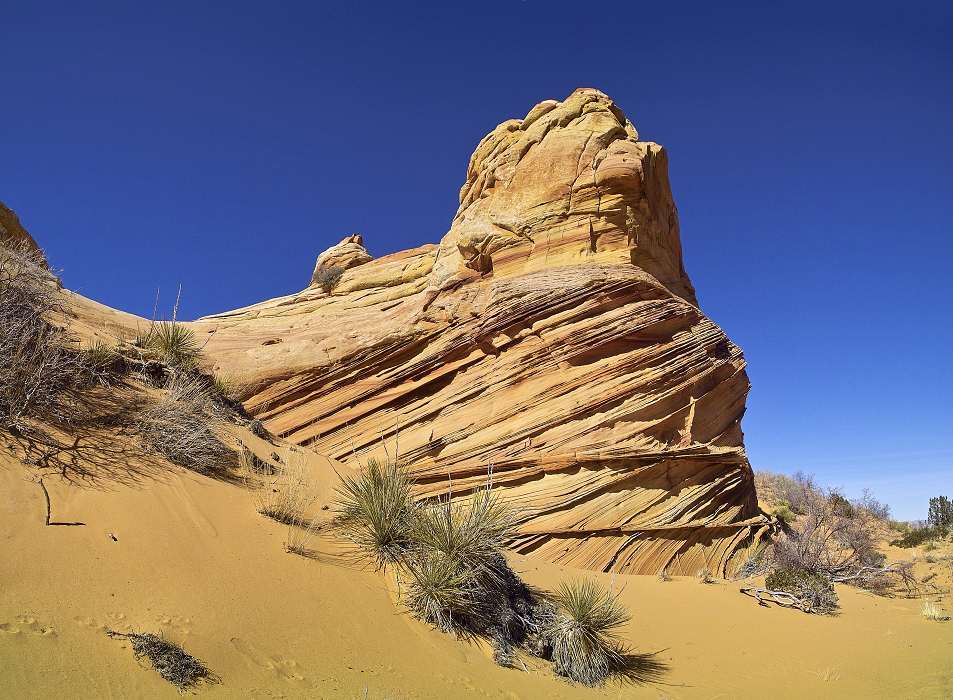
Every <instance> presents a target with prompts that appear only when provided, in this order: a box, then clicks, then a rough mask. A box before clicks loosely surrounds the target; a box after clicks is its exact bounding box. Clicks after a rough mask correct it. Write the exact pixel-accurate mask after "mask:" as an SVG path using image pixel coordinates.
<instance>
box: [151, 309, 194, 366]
mask: <svg viewBox="0 0 953 700" xmlns="http://www.w3.org/2000/svg"><path fill="white" fill-rule="evenodd" d="M134 344H135V345H137V346H138V347H140V348H144V349H146V350H150V351H152V352H154V353H155V354H156V355H158V357H159V359H160V360H161V361H162V362H164V363H166V364H167V365H170V366H172V367H178V368H181V369H192V368H194V367H195V366H196V364H197V363H198V360H199V357H200V356H201V354H202V348H201V347H200V346H199V343H198V340H197V339H196V337H195V332H194V331H193V330H192V329H191V328H186V327H185V326H184V325H182V323H181V322H179V321H176V320H174V319H173V320H171V321H156V322H155V323H153V324H152V325H151V326H150V327H149V330H148V331H147V332H146V333H145V334H140V335H138V336H136V340H135V341H134Z"/></svg>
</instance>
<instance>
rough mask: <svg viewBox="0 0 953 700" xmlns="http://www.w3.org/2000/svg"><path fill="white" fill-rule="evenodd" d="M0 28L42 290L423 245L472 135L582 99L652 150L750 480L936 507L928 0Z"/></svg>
mask: <svg viewBox="0 0 953 700" xmlns="http://www.w3.org/2000/svg"><path fill="white" fill-rule="evenodd" d="M0 10H2V11H0V17H2V39H0V78H2V83H0V91H2V92H0V94H2V96H3V97H2V102H3V108H2V110H0V145H2V157H3V167H2V170H0V200H3V201H4V202H6V203H7V205H8V206H10V207H12V208H14V209H15V210H16V211H17V212H18V213H19V214H20V215H21V218H22V220H23V222H24V224H25V225H26V226H27V227H28V228H29V229H30V230H31V231H32V232H33V233H34V234H35V235H36V237H37V238H38V239H39V241H40V242H41V244H42V245H43V246H44V247H45V248H46V249H47V252H48V254H49V255H50V257H51V259H52V260H53V261H54V263H55V264H56V265H57V266H59V267H61V268H63V271H64V280H65V282H66V284H67V285H68V286H69V287H71V288H73V289H76V290H78V291H80V292H81V293H83V294H85V295H87V296H90V297H92V298H94V299H97V300H100V301H102V302H105V303H107V304H110V305H112V306H117V307H120V308H124V309H127V310H130V311H133V312H136V313H140V314H144V315H149V314H151V310H152V303H153V296H154V293H155V289H156V287H159V288H161V290H162V294H163V300H164V301H165V302H166V303H167V304H169V303H171V301H172V297H173V296H174V291H175V288H176V286H177V284H178V283H180V282H181V283H182V285H183V289H184V299H183V312H184V315H186V316H188V317H195V316H199V315H202V314H206V313H211V312H214V311H220V310H223V309H228V308H234V307H238V306H241V305H244V304H248V303H251V302H254V301H258V300H261V299H265V298H268V297H271V296H275V295H279V294H283V293H287V292H290V291H294V290H297V289H300V288H302V287H303V286H304V285H305V284H306V283H307V281H308V279H309V273H310V271H311V267H312V265H313V263H314V258H315V256H316V255H317V253H318V252H319V251H321V250H322V249H324V248H325V247H327V246H328V245H330V244H332V243H334V242H336V241H337V240H338V239H340V238H341V237H342V236H343V235H345V234H348V233H351V232H354V231H360V232H362V233H364V235H365V239H366V241H367V242H368V244H369V247H370V248H371V251H372V252H373V253H375V254H382V253H386V252H390V251H394V250H398V249H401V248H405V247H408V246H413V245H418V244H421V243H424V242H436V241H437V240H439V239H440V237H441V236H442V235H443V234H444V232H445V231H446V229H447V227H448V223H449V220H450V217H451V215H452V213H453V211H454V209H455V206H456V196H457V191H458V188H459V186H460V184H461V182H462V180H463V177H464V173H465V168H466V164H467V159H468V157H469V155H470V152H471V151H472V149H473V147H474V146H475V144H476V143H477V141H478V140H479V139H480V138H481V137H482V136H483V135H484V134H485V133H486V132H487V131H488V130H490V129H491V128H493V126H495V125H496V124H497V123H498V122H500V121H502V120H503V119H505V118H509V117H519V116H522V115H523V114H525V113H526V111H527V110H528V108H529V107H531V106H532V105H533V104H535V103H536V102H538V101H539V100H542V99H545V98H562V97H565V96H566V95H568V94H569V93H570V92H571V91H572V90H573V89H574V88H576V87H578V86H594V87H598V88H601V89H602V90H604V91H606V92H607V93H609V94H610V95H611V96H612V97H613V98H614V99H615V100H616V101H617V102H618V103H619V104H620V105H621V106H622V108H623V109H624V110H626V112H627V113H628V115H629V116H630V118H631V119H632V120H633V121H634V122H635V123H636V125H637V127H638V129H639V131H640V133H641V134H642V136H643V138H646V139H651V140H654V141H658V142H660V143H662V144H664V145H665V146H666V147H667V148H668V149H669V152H670V156H671V179H672V184H673V188H674V191H675V197H676V200H677V203H678V206H679V211H680V215H681V224H682V237H683V245H684V249H685V259H686V266H687V269H688V272H689V274H690V275H691V277H692V279H693V281H694V283H695V286H696V288H697V290H698V294H699V299H700V301H701V304H702V308H703V309H704V310H705V311H706V312H707V313H708V314H709V315H710V316H712V317H713V318H714V319H715V320H716V321H717V322H719V323H720V324H721V325H722V326H723V327H724V328H725V330H726V331H727V332H728V334H729V335H730V336H731V337H732V338H733V339H734V340H735V341H737V342H738V343H739V344H740V345H741V346H742V347H743V348H744V350H745V351H746V355H747V358H748V361H749V363H750V368H749V373H750V376H751V380H752V384H753V388H752V392H751V395H750V400H749V408H748V414H747V416H746V418H745V422H744V427H745V432H746V435H747V444H748V448H749V453H750V456H751V461H752V463H753V464H754V466H755V467H756V468H762V469H772V470H778V471H788V472H790V471H794V470H795V469H798V468H802V469H805V470H807V471H810V472H813V473H814V474H815V475H817V476H818V477H819V478H820V479H821V480H822V481H824V482H826V483H828V484H831V485H840V486H843V487H845V488H846V489H847V491H848V492H849V493H851V494H855V493H857V492H858V491H859V489H860V488H862V487H863V486H865V485H867V486H870V487H871V488H872V489H873V490H874V491H875V492H876V493H877V494H878V495H880V496H881V497H882V498H884V499H886V500H887V501H888V502H889V503H891V504H892V505H893V507H894V510H895V513H896V514H897V515H898V516H900V517H906V518H914V517H924V516H925V513H926V506H927V503H926V501H927V498H928V497H929V496H930V495H933V494H936V493H939V492H946V493H947V494H949V495H951V496H953V444H951V438H953V425H951V417H953V410H951V408H950V398H951V394H953V375H951V366H953V363H951V359H953V357H951V355H953V353H951V347H953V323H951V321H953V310H951V303H953V273H951V270H950V268H951V264H953V230H951V229H953V226H951V192H953V166H951V164H953V3H949V2H942V3H941V2H937V3H933V4H920V3H909V2H907V3H900V2H898V3H892V4H884V5H879V4H878V3H875V2H864V3H838V2H825V3H821V4H817V5H813V6H812V5H811V4H810V3H805V2H799V3H792V4H778V3H764V2H759V3H752V4H750V5H748V6H747V7H745V6H742V5H735V4H732V5H725V4H721V3H711V2H706V3H698V4H688V3H663V2H653V3H638V2H633V3H621V4H620V3H614V4H612V3H610V4H596V5H592V4H590V3H585V2H575V3H559V2H542V1H540V0H525V1H524V2H515V1H513V0H507V1H506V2H499V3H496V2H481V3H445V2H442V3H432V4H427V3H413V4H411V3H406V4H404V3H398V2H394V3H373V2H361V3H337V2H335V3H326V4H324V3H317V2H311V3H305V2H302V3H291V2H281V3H265V2H260V3H256V4H248V3H242V2H230V3H221V4H217V5H215V4H212V3H192V2H190V3H173V2H159V3H144V2H135V3H130V2H123V3H116V4H114V5H110V4H104V3H97V2H88V3H63V4H59V5H56V4H52V3H46V2H38V1H34V2H2V3H0Z"/></svg>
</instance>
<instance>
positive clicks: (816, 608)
mask: <svg viewBox="0 0 953 700" xmlns="http://www.w3.org/2000/svg"><path fill="white" fill-rule="evenodd" d="M764 585H765V587H766V588H768V589H769V590H772V591H783V592H785V593H790V594H791V595H793V596H794V597H795V598H797V599H798V600H800V601H802V602H803V603H805V604H806V605H807V607H808V609H809V610H810V611H811V612H817V613H830V612H833V611H834V610H836V609H837V606H838V601H837V594H836V593H835V592H834V585H833V584H832V583H831V580H830V579H829V578H828V577H827V576H824V575H823V574H820V573H817V572H813V571H805V570H804V569H797V568H790V567H785V568H779V569H775V570H774V571H772V572H771V573H769V574H768V575H767V577H765V582H764Z"/></svg>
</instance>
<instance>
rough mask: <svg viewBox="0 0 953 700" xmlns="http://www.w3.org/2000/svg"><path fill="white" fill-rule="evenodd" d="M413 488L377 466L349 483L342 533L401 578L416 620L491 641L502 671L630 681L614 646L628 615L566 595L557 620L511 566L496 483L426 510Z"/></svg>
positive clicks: (343, 489)
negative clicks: (533, 666) (526, 662)
mask: <svg viewBox="0 0 953 700" xmlns="http://www.w3.org/2000/svg"><path fill="white" fill-rule="evenodd" d="M411 487H412V480H411V479H410V477H409V476H408V475H407V474H406V472H405V471H404V469H403V468H402V467H400V466H399V465H397V464H396V463H395V462H393V461H390V460H388V461H387V462H385V463H381V462H379V461H376V460H370V461H369V462H368V465H367V466H366V467H364V468H363V469H362V470H361V472H360V473H359V474H358V475H356V476H345V477H343V478H342V485H341V486H340V487H339V489H338V498H337V502H336V504H335V510H336V517H335V522H334V529H335V531H336V532H337V533H338V535H339V536H340V537H343V538H344V539H345V540H346V541H347V542H349V543H350V544H352V545H353V546H355V548H356V549H357V551H358V552H359V553H361V554H362V555H363V556H364V557H366V558H367V559H369V560H370V561H372V562H374V564H375V566H376V567H377V568H378V569H384V568H387V567H393V568H395V569H396V573H397V575H398V581H399V583H400V586H401V596H402V599H403V601H404V604H405V605H406V607H407V609H408V610H409V611H410V613H411V614H412V615H413V616H414V617H416V618H418V619H419V620H421V621H423V622H426V623H427V624H430V625H432V626H434V627H435V628H437V629H439V630H441V631H443V632H450V633H453V634H456V635H459V636H472V637H481V638H484V639H486V640H488V641H489V642H490V643H491V644H492V645H493V648H494V659H495V660H496V662H497V663H499V664H500V665H503V666H510V665H512V664H513V662H514V660H515V659H516V655H517V653H518V651H519V650H520V649H522V650H524V651H526V652H528V653H532V654H534V655H536V656H539V657H541V658H544V659H548V660H551V661H554V663H556V667H557V672H558V673H559V674H560V675H564V676H566V677H568V678H572V679H573V680H577V681H579V682H583V683H587V684H599V683H602V682H604V681H605V679H606V678H608V677H609V676H610V675H612V674H614V673H623V674H624V673H625V659H627V658H628V657H626V656H625V654H624V653H623V650H622V649H621V647H619V646H618V645H617V644H614V642H613V638H612V636H611V631H612V630H613V629H614V628H615V627H617V626H618V625H619V624H622V622H617V621H618V620H624V619H625V614H624V611H622V610H621V607H620V606H619V605H618V603H617V602H616V601H615V599H612V600H611V601H609V602H607V601H606V600H604V599H603V598H600V597H599V596H598V595H595V594H594V593H593V592H592V591H591V590H590V589H588V588H580V587H578V586H568V587H566V588H565V590H563V591H562V594H563V598H561V599H559V600H562V601H563V605H564V612H563V613H562V614H557V611H556V608H555V606H554V605H553V603H552V602H550V601H549V600H548V598H547V596H546V595H544V594H542V593H540V592H537V591H533V590H531V589H530V588H529V587H528V586H527V585H526V584H525V583H524V582H523V581H522V580H521V579H520V577H519V576H518V575H517V574H516V573H515V572H514V571H513V570H512V569H511V568H510V566H509V564H508V562H507V560H506V556H505V548H506V543H507V541H508V540H509V539H510V538H511V537H513V535H514V534H515V530H516V524H517V521H518V518H517V517H516V515H515V514H514V513H513V512H512V510H511V509H510V508H508V507H507V506H506V505H505V504H504V503H503V502H502V500H501V499H500V498H499V497H498V496H497V495H496V494H495V493H493V492H492V491H491V489H490V484H489V482H488V483H487V485H486V486H485V487H481V488H479V489H477V490H476V491H474V492H473V493H472V494H470V495H469V497H468V498H463V497H460V499H459V500H457V501H454V500H453V499H452V498H451V497H449V496H448V497H445V498H438V499H435V500H434V501H432V502H430V503H424V504H417V503H415V502H414V499H413V497H412V494H411ZM586 605H588V606H589V608H588V609H587V608H586V607H585V606H586ZM610 647H611V648H610Z"/></svg>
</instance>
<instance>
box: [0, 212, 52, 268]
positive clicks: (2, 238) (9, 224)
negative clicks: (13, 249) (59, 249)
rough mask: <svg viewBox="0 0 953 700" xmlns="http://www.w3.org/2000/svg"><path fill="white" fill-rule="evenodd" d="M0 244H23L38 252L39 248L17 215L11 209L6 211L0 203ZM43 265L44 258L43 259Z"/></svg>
mask: <svg viewBox="0 0 953 700" xmlns="http://www.w3.org/2000/svg"><path fill="white" fill-rule="evenodd" d="M0 243H13V244H14V245H16V244H25V245H27V246H28V247H29V248H31V249H33V250H36V251H39V252H40V254H41V255H42V251H40V247H39V246H38V245H37V244H36V241H35V240H33V236H31V235H30V234H29V232H28V231H27V230H26V229H25V228H23V226H22V225H21V224H20V220H19V219H18V218H17V215H16V214H14V213H13V211H12V210H11V209H8V208H7V207H6V205H4V203H3V202H0ZM43 260H44V263H45V262H46V258H43Z"/></svg>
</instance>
